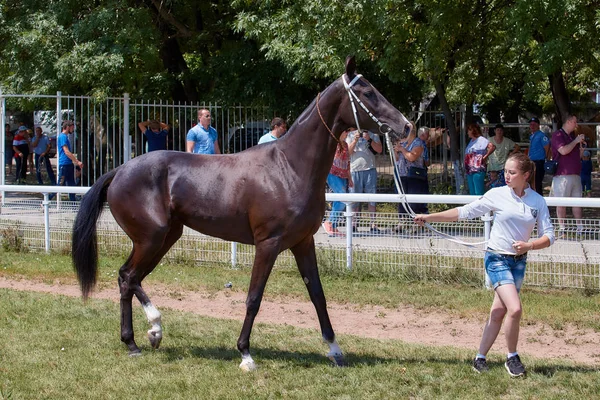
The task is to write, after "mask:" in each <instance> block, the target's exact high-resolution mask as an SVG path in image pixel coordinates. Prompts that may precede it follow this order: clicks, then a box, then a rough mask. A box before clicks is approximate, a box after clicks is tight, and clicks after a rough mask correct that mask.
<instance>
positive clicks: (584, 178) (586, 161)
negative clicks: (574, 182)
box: [581, 150, 594, 197]
mask: <svg viewBox="0 0 600 400" xmlns="http://www.w3.org/2000/svg"><path fill="white" fill-rule="evenodd" d="M593 169H594V166H593V165H592V153H590V151H589V150H584V151H583V154H582V155H581V189H582V192H583V195H584V196H585V197H592V170H593Z"/></svg>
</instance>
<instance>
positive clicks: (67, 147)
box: [56, 121, 83, 201]
mask: <svg viewBox="0 0 600 400" xmlns="http://www.w3.org/2000/svg"><path fill="white" fill-rule="evenodd" d="M74 131H75V124H74V123H73V121H65V122H63V124H62V132H61V133H60V135H58V139H57V143H56V147H57V148H58V184H59V185H61V186H75V165H76V166H78V167H79V168H80V169H82V168H83V163H82V162H81V161H79V160H78V159H77V157H76V156H75V154H73V153H71V142H70V141H69V135H70V134H72V133H73V132H74ZM69 200H71V201H75V194H74V193H69Z"/></svg>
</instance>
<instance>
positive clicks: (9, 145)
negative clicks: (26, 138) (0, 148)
mask: <svg viewBox="0 0 600 400" xmlns="http://www.w3.org/2000/svg"><path fill="white" fill-rule="evenodd" d="M13 140H14V137H13V135H12V133H11V132H10V125H9V124H6V125H4V165H8V173H9V174H12V160H13V155H14V153H15V152H14V150H13Z"/></svg>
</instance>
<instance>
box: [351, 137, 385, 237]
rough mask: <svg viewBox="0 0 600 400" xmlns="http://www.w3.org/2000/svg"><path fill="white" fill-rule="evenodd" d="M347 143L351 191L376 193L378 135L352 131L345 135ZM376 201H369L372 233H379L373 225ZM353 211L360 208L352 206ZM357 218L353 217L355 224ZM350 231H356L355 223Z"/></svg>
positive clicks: (379, 151)
mask: <svg viewBox="0 0 600 400" xmlns="http://www.w3.org/2000/svg"><path fill="white" fill-rule="evenodd" d="M346 143H348V152H349V153H350V174H351V175H352V183H353V186H352V187H351V188H350V192H351V193H377V169H376V168H375V154H378V153H381V151H382V150H383V146H382V145H381V141H380V140H379V136H377V135H376V134H374V133H371V132H369V131H362V132H360V131H358V130H357V131H353V132H350V133H348V137H346ZM376 205H377V203H375V202H372V203H369V212H370V214H371V215H370V216H371V230H370V232H371V233H372V234H374V235H376V234H379V233H381V231H380V230H379V228H378V227H377V225H375V213H376V210H377V209H376ZM354 207H355V208H354V211H355V212H356V211H359V210H360V208H359V207H360V204H359V205H358V207H356V205H355V206H354ZM356 220H357V218H354V223H355V224H356ZM352 231H353V232H356V225H353V226H352Z"/></svg>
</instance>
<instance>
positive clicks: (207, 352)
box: [161, 346, 600, 378]
mask: <svg viewBox="0 0 600 400" xmlns="http://www.w3.org/2000/svg"><path fill="white" fill-rule="evenodd" d="M161 351H162V352H164V353H165V354H166V355H167V361H169V362H171V361H177V360H180V359H182V358H185V357H190V356H192V357H196V358H204V359H209V360H223V361H241V356H240V353H239V352H238V351H237V350H236V349H235V348H230V347H227V348H225V347H199V346H192V347H189V348H183V347H175V348H163V349H162V350H161ZM251 354H252V357H253V358H254V360H255V361H256V362H257V363H258V364H260V363H261V361H266V360H269V361H276V360H278V361H284V362H287V363H290V364H292V366H297V367H301V368H311V367H317V366H322V365H331V366H333V363H332V361H331V360H329V359H328V358H327V356H326V353H325V352H323V353H315V352H294V351H286V350H275V349H269V348H262V347H254V348H252V349H251ZM345 359H346V364H347V365H346V367H349V368H355V367H372V366H376V365H386V364H402V365H411V364H423V363H437V364H440V363H442V364H446V365H449V366H453V367H461V366H464V367H467V368H470V363H471V361H470V359H469V360H465V359H464V358H461V357H455V356H448V357H443V356H439V355H438V356H427V355H423V356H422V357H421V356H410V357H402V358H396V357H380V356H374V355H355V354H352V353H349V354H345ZM537 362H538V363H541V362H543V363H546V364H547V365H537V366H533V367H529V368H528V369H527V370H528V374H539V375H543V376H545V377H548V378H551V377H553V376H554V375H555V374H556V373H559V372H567V373H583V374H590V373H594V374H595V373H598V371H599V370H600V368H598V367H594V366H588V365H556V364H553V363H552V361H549V360H538V361H537ZM489 366H490V369H496V368H501V369H504V362H489Z"/></svg>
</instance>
